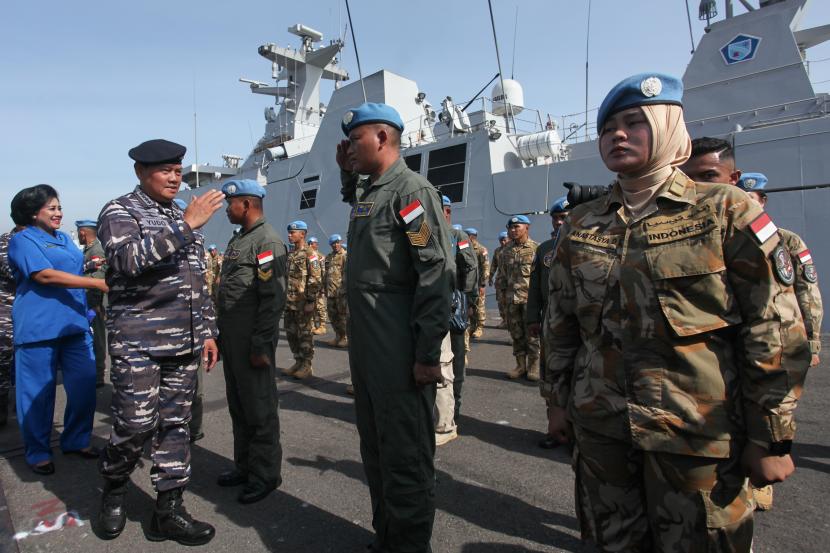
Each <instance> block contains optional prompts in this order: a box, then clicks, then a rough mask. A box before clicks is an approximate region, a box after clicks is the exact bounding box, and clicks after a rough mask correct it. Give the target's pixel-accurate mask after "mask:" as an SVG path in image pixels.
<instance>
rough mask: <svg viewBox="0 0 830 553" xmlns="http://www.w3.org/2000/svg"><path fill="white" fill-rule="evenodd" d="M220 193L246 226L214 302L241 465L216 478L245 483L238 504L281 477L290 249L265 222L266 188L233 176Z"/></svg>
mask: <svg viewBox="0 0 830 553" xmlns="http://www.w3.org/2000/svg"><path fill="white" fill-rule="evenodd" d="M222 192H224V193H225V197H226V198H227V201H228V207H227V209H226V213H227V215H228V220H230V222H231V223H232V224H237V225H242V231H241V232H240V233H239V234H237V235H235V236H234V237H233V238H231V241H230V242H229V243H228V248H227V250H226V251H225V260H224V262H223V263H222V275H221V278H220V280H219V289H218V292H217V301H216V317H217V324H218V326H219V351H220V352H221V354H222V359H223V363H224V372H225V391H226V393H227V396H228V411H229V412H230V415H231V423H232V425H233V444H234V446H233V457H234V459H233V460H234V463H235V464H236V467H235V468H234V469H233V470H231V471H228V472H224V473H222V474H220V475H219V479H218V484H219V485H220V486H238V485H241V484H245V487H244V488H242V491H241V492H240V494H239V498H238V499H239V502H240V503H254V502H255V501H259V500H261V499H263V498H264V497H265V496H267V495H268V494H269V493H271V491H273V490H274V489H275V488H276V487H277V486H279V485H280V483H281V482H282V478H281V477H280V464H281V462H282V448H281V447H280V423H279V417H278V415H277V385H276V380H275V379H276V364H275V356H276V349H277V336H278V330H279V328H278V326H279V320H280V316H281V315H282V310H283V308H284V307H285V288H286V269H285V267H286V258H287V255H288V251H287V250H286V248H285V244H284V243H283V242H282V240H280V238H279V236H277V233H276V231H275V230H274V229H273V228H272V227H271V225H269V224H268V223H266V222H265V217H264V216H263V214H262V198H264V197H265V189H264V188H263V187H262V186H260V185H259V184H258V183H257V182H256V181H254V180H231V181H228V182H227V183H225V185H224V186H223V187H222Z"/></svg>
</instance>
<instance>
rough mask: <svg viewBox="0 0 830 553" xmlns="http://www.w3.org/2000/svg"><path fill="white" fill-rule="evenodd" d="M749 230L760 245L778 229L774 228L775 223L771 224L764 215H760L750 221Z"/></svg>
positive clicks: (770, 220) (767, 216)
mask: <svg viewBox="0 0 830 553" xmlns="http://www.w3.org/2000/svg"><path fill="white" fill-rule="evenodd" d="M749 228H750V229H751V230H752V233H753V234H754V235H755V238H757V239H758V242H760V243H761V244H763V243H764V242H766V241H767V240H769V238H770V236H772V235H773V234H775V233H776V232H778V227H776V226H775V223H773V222H772V219H770V218H769V215H767V214H766V213H762V214H761V215H760V216H758V218H757V219H755V220H754V221H752V222H751V223H750V224H749Z"/></svg>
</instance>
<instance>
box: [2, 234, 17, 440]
mask: <svg viewBox="0 0 830 553" xmlns="http://www.w3.org/2000/svg"><path fill="white" fill-rule="evenodd" d="M14 232H15V231H12V232H4V233H3V234H2V235H0V426H2V425H3V424H5V421H6V420H7V419H8V405H9V389H10V388H11V385H12V383H13V381H14V364H13V360H14V344H13V341H12V336H13V332H14V329H13V327H12V304H13V303H14V289H15V280H14V274H12V270H11V267H9V240H10V239H11V237H12V234H14Z"/></svg>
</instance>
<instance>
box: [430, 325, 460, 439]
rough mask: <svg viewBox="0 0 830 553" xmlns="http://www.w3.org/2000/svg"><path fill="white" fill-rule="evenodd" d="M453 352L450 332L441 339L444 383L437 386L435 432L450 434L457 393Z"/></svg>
mask: <svg viewBox="0 0 830 553" xmlns="http://www.w3.org/2000/svg"><path fill="white" fill-rule="evenodd" d="M453 357H454V356H453V352H452V343H451V341H450V333H449V332H448V333H447V335H446V336H444V339H443V340H442V341H441V361H440V362H441V376H443V377H444V383H443V384H438V385H436V386H435V414H436V417H435V433H436V434H448V433H450V432H452V431H454V430H455V429H456V426H455V393H454V391H453V380H454V379H455V373H454V372H453Z"/></svg>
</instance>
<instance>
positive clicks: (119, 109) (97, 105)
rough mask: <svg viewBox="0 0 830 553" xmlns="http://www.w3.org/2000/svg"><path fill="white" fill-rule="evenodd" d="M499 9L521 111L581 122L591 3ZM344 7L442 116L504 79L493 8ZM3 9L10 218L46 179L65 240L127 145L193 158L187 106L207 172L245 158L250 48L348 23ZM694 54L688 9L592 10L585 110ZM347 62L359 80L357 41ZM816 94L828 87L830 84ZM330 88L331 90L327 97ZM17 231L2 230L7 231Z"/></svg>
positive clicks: (498, 0)
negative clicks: (626, 81) (20, 198)
mask: <svg viewBox="0 0 830 553" xmlns="http://www.w3.org/2000/svg"><path fill="white" fill-rule="evenodd" d="M752 2H753V4H756V5H757V0H752ZM493 4H494V10H495V13H496V18H497V32H498V36H499V45H500V50H501V55H502V64H503V69H504V71H505V73H506V74H510V73H511V72H512V73H514V74H515V78H516V79H517V80H519V81H520V82H521V83H522V85H523V87H524V94H525V104H526V105H527V106H530V107H534V108H537V109H539V110H541V111H542V112H543V113H550V114H551V115H553V116H558V115H563V114H569V113H576V112H580V111H582V109H583V106H584V93H585V92H584V79H585V77H584V67H585V27H586V16H587V5H588V4H587V0H582V1H578V0H577V1H565V0H493ZM689 4H690V7H691V9H692V17H693V20H692V29H693V33H694V37H695V42H697V41H698V40H699V38H700V36H701V34H702V33H703V28H704V24H703V23H702V22H700V21H698V20H697V6H698V1H697V0H689ZM718 4H722V2H720V1H719V2H718ZM735 4H736V13H743V11H744V10H743V8H742V7H741V6H740V4H739V3H738V2H737V1H736V2H735ZM351 5H352V17H353V20H354V24H355V30H356V33H357V42H358V47H359V48H360V56H361V64H362V66H363V71H364V73H366V74H369V73H373V72H375V71H377V70H379V69H381V68H385V69H389V70H391V71H394V72H396V73H398V74H401V75H404V76H406V77H409V78H411V79H413V80H415V81H416V82H417V83H418V85H419V87H420V89H421V90H423V91H425V92H426V93H427V95H428V98H429V99H430V100H431V101H432V103H433V105H439V104H440V101H441V99H442V98H444V97H445V96H452V97H453V98H454V99H456V100H458V101H461V100H465V99H468V98H470V97H472V95H474V94H475V93H476V92H477V91H478V89H480V88H481V87H482V86H484V84H485V83H487V81H489V80H490V78H492V76H493V75H495V73H496V71H497V67H496V57H495V50H494V47H493V39H492V31H491V28H490V20H489V14H488V9H487V2H486V0H440V1H438V0H421V1H420V2H417V3H416V2H410V1H402V0H387V1H386V2H377V1H374V0H351ZM517 6H518V35H517V39H516V53H515V65H514V64H513V63H512V59H513V36H514V32H513V31H514V21H515V18H514V16H515V13H516V7H517ZM719 9H721V11H722V6H719ZM3 12H4V13H3V18H2V20H0V130H1V131H2V132H0V167H2V173H0V206H5V207H3V208H2V209H4V210H5V213H8V205H9V202H10V200H11V198H12V196H13V195H14V193H16V192H17V191H18V190H20V189H21V188H23V187H26V186H31V185H33V184H37V183H40V182H47V183H50V184H52V185H53V186H55V187H56V188H57V189H58V191H59V192H60V193H61V201H62V204H63V206H64V210H65V213H64V216H65V218H64V220H65V224H64V227H63V230H65V231H68V230H70V229H72V228H73V227H72V226H71V224H72V221H74V220H75V219H81V218H96V217H97V215H98V211H99V210H100V208H101V206H102V205H103V204H104V203H105V202H106V201H107V200H109V199H112V198H114V197H116V196H118V195H120V194H122V193H124V192H126V191H129V190H131V189H132V187H133V186H134V185H135V177H134V175H133V171H132V163H131V160H130V159H129V158H128V157H127V150H128V149H129V148H131V147H132V146H134V145H136V144H137V143H139V142H141V141H143V140H146V139H149V138H157V137H163V138H168V139H170V140H175V141H177V142H181V143H182V144H185V145H186V146H187V147H188V155H187V157H186V158H185V163H186V164H189V163H193V162H194V157H193V152H194V150H193V144H194V133H193V112H194V96H195V109H196V111H197V113H198V129H199V134H198V140H199V144H198V145H199V161H200V162H201V163H205V162H212V163H215V164H220V162H221V158H220V156H221V154H223V153H233V154H239V155H242V156H245V155H247V153H248V152H249V151H250V149H251V146H252V145H253V143H254V142H255V141H256V140H257V139H258V138H259V136H260V134H261V132H262V128H263V117H262V113H263V109H264V108H265V107H267V106H268V105H271V104H270V102H271V99H270V98H269V97H265V96H259V95H253V94H251V93H250V92H249V89H248V87H247V85H243V84H241V83H239V82H238V81H237V79H238V78H239V77H247V78H251V79H256V80H260V81H266V82H268V81H269V79H270V63H269V62H268V61H267V60H265V59H264V58H261V57H260V56H259V55H258V54H257V47H258V46H259V45H260V44H263V43H266V42H274V43H277V44H279V45H282V46H296V45H297V41H296V40H295V39H296V37H294V36H293V35H290V34H289V33H288V32H287V31H286V29H287V27H288V26H290V25H293V24H295V23H304V24H306V25H308V26H311V27H313V28H315V29H317V30H319V31H321V32H323V34H324V35H325V40H328V39H329V38H333V37H334V36H335V35H338V34H340V33H341V32H342V29H343V25H344V24H345V22H346V20H347V19H346V10H345V7H344V5H343V3H342V0H340V1H339V2H338V1H337V0H306V1H305V2H285V1H279V2H277V1H270V2H266V1H259V0H237V1H236V2H232V3H230V2H217V1H215V0H202V1H199V2H196V1H192V0H174V1H169V0H168V1H166V2H161V1H158V0H145V1H143V2H130V3H126V2H113V1H112V0H109V1H100V0H88V1H85V0H81V1H79V2H63V1H60V2H59V1H56V0H45V1H40V2H23V1H20V0H10V1H9V2H7V3H6V4H5V5H4V9H3ZM719 17H722V15H721V16H719ZM827 23H830V2H826V1H824V0H818V1H815V0H814V1H813V3H812V4H811V5H810V8H809V10H808V12H807V16H806V17H805V19H804V21H803V22H802V28H807V27H813V26H818V25H824V24H827ZM689 51H690V41H689V31H688V25H687V21H686V7H685V3H684V1H683V0H636V1H627V2H624V1H619V0H593V7H592V15H591V56H590V62H591V71H590V78H589V105H590V106H591V107H595V106H597V105H598V104H599V103H600V102H601V101H602V98H603V96H604V95H605V93H606V92H607V91H608V89H609V88H610V87H611V86H612V85H613V84H614V83H616V82H617V81H619V80H620V79H621V78H623V77H625V76H627V75H630V74H633V73H638V72H642V71H661V72H667V73H673V74H676V75H678V76H681V75H682V74H683V72H684V70H685V67H686V64H687V63H688V61H689ZM823 58H830V46H828V45H822V46H819V47H817V48H814V49H812V50H811V51H810V52H809V56H808V59H812V60H819V59H823ZM341 64H342V65H343V66H345V67H346V68H347V70H348V71H349V72H350V74H351V76H352V79H356V78H357V66H356V64H355V61H354V49H353V45H352V44H351V38H350V36H347V48H346V50H345V53H344V55H343V56H342V60H341ZM811 78H812V80H813V81H814V82H820V81H826V80H830V61H827V62H823V63H817V64H815V65H814V66H813V68H812V75H811ZM816 89H817V90H819V91H827V90H830V82H826V83H821V84H818V85H817V86H816ZM194 91H195V94H194ZM330 91H331V87H330V86H328V87H325V88H324V89H323V91H322V94H321V100H322V101H324V102H325V101H327V100H328V96H329V94H330ZM488 94H489V91H488ZM10 224H11V221H10V220H8V219H5V220H4V222H3V224H2V225H0V228H5V227H7V226H9V225H10Z"/></svg>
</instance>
